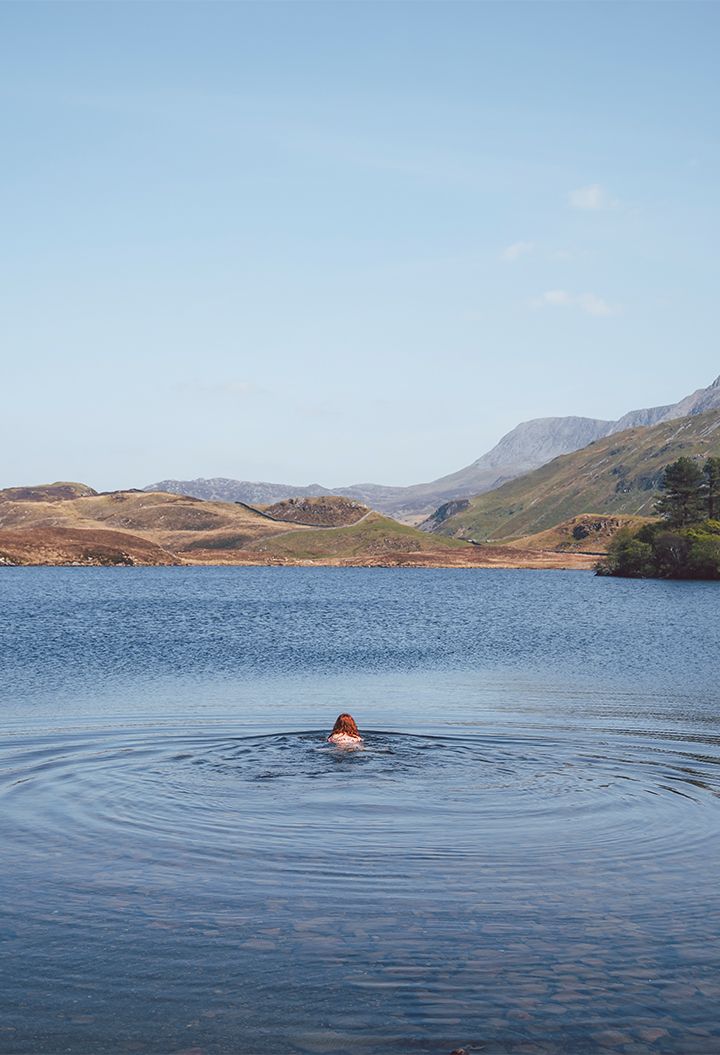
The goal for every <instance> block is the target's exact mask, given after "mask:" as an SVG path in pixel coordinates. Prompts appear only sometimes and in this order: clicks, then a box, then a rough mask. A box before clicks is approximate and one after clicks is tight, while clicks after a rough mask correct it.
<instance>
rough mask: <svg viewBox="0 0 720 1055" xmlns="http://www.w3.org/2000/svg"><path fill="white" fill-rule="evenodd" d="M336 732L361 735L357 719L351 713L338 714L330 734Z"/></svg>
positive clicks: (333, 734)
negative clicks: (356, 722)
mask: <svg viewBox="0 0 720 1055" xmlns="http://www.w3.org/2000/svg"><path fill="white" fill-rule="evenodd" d="M336 733H344V734H345V736H357V737H359V736H360V730H359V729H358V727H357V725H356V724H355V719H354V718H353V716H352V715H351V714H340V715H338V718H337V721H336V722H335V725H334V726H333V730H332V732H331V733H330V735H331V736H335V734H336Z"/></svg>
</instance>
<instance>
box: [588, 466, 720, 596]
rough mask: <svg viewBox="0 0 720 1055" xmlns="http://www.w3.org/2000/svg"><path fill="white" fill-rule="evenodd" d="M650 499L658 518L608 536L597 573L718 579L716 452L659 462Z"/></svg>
mask: <svg viewBox="0 0 720 1055" xmlns="http://www.w3.org/2000/svg"><path fill="white" fill-rule="evenodd" d="M660 488H661V490H662V492H663V494H662V495H661V497H660V499H659V500H658V502H657V503H656V505H655V511H656V512H657V513H658V514H659V519H658V520H657V521H655V522H654V523H650V524H645V525H644V526H643V527H641V528H640V529H639V530H638V531H632V530H630V529H623V530H621V531H618V533H617V534H616V535H615V537H614V538H613V540H612V542H611V543H610V546H609V547H608V553H607V557H606V558H605V559H604V560H602V561H600V562H599V564H598V565H597V567H596V571H597V573H598V575H620V576H625V577H629V578H663V579H720V519H718V518H720V458H708V459H707V460H706V461H705V463H704V464H703V465H700V464H699V463H698V462H697V461H695V460H693V459H692V458H685V457H683V458H678V460H677V461H675V462H672V464H670V465H666V466H665V470H664V472H663V476H662V480H661V482H660Z"/></svg>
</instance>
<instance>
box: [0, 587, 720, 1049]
mask: <svg viewBox="0 0 720 1055" xmlns="http://www.w3.org/2000/svg"><path fill="white" fill-rule="evenodd" d="M197 571H198V570H197V569H190V570H189V571H188V573H186V572H185V571H184V570H178V569H172V570H170V575H168V574H167V573H165V576H164V577H163V575H162V574H160V575H158V574H157V573H154V572H149V573H148V574H149V576H150V578H149V579H146V578H142V577H137V576H136V577H133V576H132V575H131V576H128V577H126V578H124V579H123V578H121V577H119V576H118V575H117V574H116V573H115V572H111V573H109V575H107V576H105V575H104V573H103V572H100V573H99V574H96V575H94V576H92V575H88V574H87V573H83V574H82V575H80V576H78V577H77V578H72V579H70V578H69V576H68V573H67V572H65V573H60V575H58V573H55V574H53V573H52V572H40V571H39V572H37V573H33V572H23V573H21V574H22V579H21V577H20V575H18V573H17V572H13V577H12V579H11V580H6V579H5V577H4V575H3V577H2V579H0V589H3V590H4V591H5V593H4V602H5V604H4V616H5V618H4V622H3V632H2V635H0V640H3V641H4V642H5V643H6V645H5V650H4V655H3V664H4V674H5V675H6V676H5V684H6V685H7V686H10V687H11V691H10V692H9V693H8V695H7V697H6V700H5V704H4V718H5V726H6V733H5V735H4V737H3V743H2V747H0V803H1V804H2V812H1V813H0V841H1V845H2V858H1V860H0V937H1V938H2V952H1V953H0V955H2V972H3V977H2V985H1V986H0V1052H4V1053H10V1052H13V1053H15V1052H17V1053H18V1055H26V1053H28V1055H30V1053H32V1055H35V1053H55V1052H60V1051H67V1052H71V1053H73V1055H85V1053H87V1055H90V1053H98V1055H104V1053H106V1052H107V1053H110V1052H112V1053H115V1052H119V1053H123V1052H128V1053H132V1052H147V1053H154V1055H161V1053H162V1055H164V1053H180V1052H186V1053H187V1052H193V1053H194V1055H199V1053H201V1052H204V1053H207V1055H216V1053H231V1052H232V1053H234V1052H247V1053H249V1055H252V1053H257V1055H265V1053H268V1055H269V1053H275V1052H280V1051H282V1052H287V1053H289V1055H295V1053H308V1055H310V1053H328V1055H341V1053H342V1055H348V1053H358V1055H360V1053H367V1055H382V1053H386V1052H396V1053H398V1055H400V1053H403V1055H410V1053H412V1052H418V1053H438V1055H447V1053H448V1052H449V1051H450V1050H451V1049H453V1048H456V1047H458V1046H460V1045H463V1046H465V1047H466V1048H468V1050H470V1051H478V1052H483V1053H528V1055H532V1053H548V1055H549V1053H558V1052H567V1053H570V1055H572V1053H578V1055H583V1053H586V1052H587V1053H599V1052H608V1051H617V1052H624V1053H641V1052H642V1053H649V1052H662V1053H665V1055H668V1053H672V1055H710V1053H711V1052H714V1051H717V1050H720V1021H719V1017H718V1013H717V1007H718V1006H720V973H719V972H718V967H719V966H720V964H719V962H718V961H719V959H720V956H719V954H718V938H719V937H720V913H718V892H717V874H718V865H719V864H720V848H719V844H718V818H719V815H720V814H719V811H720V797H719V796H720V769H719V768H718V763H719V761H720V736H719V733H720V729H719V728H718V706H717V705H718V693H717V690H716V685H715V680H716V679H715V671H714V655H715V654H716V653H715V652H714V651H713V645H716V642H714V641H713V640H712V634H713V633H715V634H717V631H716V630H714V623H713V619H712V613H713V611H714V605H715V603H716V602H715V597H716V594H715V593H712V594H711V593H709V592H708V591H707V590H705V589H703V588H702V586H700V589H698V588H697V586H698V584H673V586H674V587H675V592H674V593H673V594H672V595H668V594H666V593H658V592H653V591H652V590H649V591H647V592H646V593H645V594H644V598H645V599H644V608H643V606H642V605H640V604H639V602H638V597H637V595H634V594H629V593H626V592H620V593H608V592H607V591H606V590H605V584H604V583H603V584H601V585H600V587H599V588H600V590H601V591H605V592H602V593H601V594H600V595H597V594H595V593H594V590H595V587H596V580H594V579H592V578H591V577H589V576H584V575H576V576H574V577H573V576H569V577H567V576H557V575H555V574H554V573H542V574H541V573H528V574H523V573H519V574H518V578H517V579H516V578H515V577H514V576H513V575H508V574H507V573H506V574H505V575H503V574H502V573H489V574H488V575H487V576H484V577H483V576H481V575H477V573H475V574H473V575H465V576H464V577H463V575H462V573H460V575H458V573H457V572H448V573H438V572H433V573H430V574H428V573H425V572H421V573H418V575H417V577H408V576H407V575H404V574H402V573H401V574H400V575H398V576H397V577H395V576H394V573H382V575H381V576H379V577H378V575H377V573H375V572H372V571H369V572H366V573H361V574H360V575H358V574H357V573H355V572H353V574H352V575H351V576H348V577H343V576H340V577H338V576H337V575H335V574H334V573H333V572H332V571H328V572H323V571H320V570H317V571H313V572H312V573H310V577H309V576H308V574H307V573H305V572H303V573H301V574H298V575H297V576H295V574H294V572H288V571H287V570H277V571H281V572H282V577H281V578H280V577H278V576H277V575H276V574H274V572H275V571H276V570H272V571H271V572H268V573H267V574H263V573H261V572H253V573H252V574H251V575H249V576H248V577H247V578H245V577H243V576H242V574H241V575H240V576H237V575H236V576H235V577H234V576H233V575H232V574H228V573H227V572H226V571H221V572H220V573H219V574H216V573H215V570H214V569H207V570H202V571H207V575H206V577H203V578H199V577H198V576H197ZM63 574H64V578H63V577H62V576H63ZM144 574H145V573H143V575H144ZM70 575H72V572H70ZM311 576H317V578H316V579H315V578H312V577H311ZM59 581H60V582H62V583H64V584H65V587H64V589H65V592H63V590H61V589H59V587H58V582H59ZM18 582H21V583H22V586H21V587H18ZM168 582H169V583H170V584H171V585H170V586H169V587H168V592H169V597H168V605H169V607H170V608H172V609H173V610H176V606H177V605H178V604H179V599H180V598H181V597H182V595H183V585H182V584H183V582H185V587H184V589H185V593H186V604H187V607H188V609H189V612H191V613H192V616H193V618H194V620H195V628H194V631H193V630H191V622H192V620H191V619H190V615H188V617H187V619H185V620H184V621H183V623H182V625H181V626H180V627H179V628H178V634H179V636H180V638H181V640H182V641H183V642H184V646H185V652H186V657H187V662H186V663H185V664H183V663H182V662H180V661H178V662H177V663H176V669H175V671H174V673H173V672H171V671H170V669H169V667H168V664H167V662H166V655H165V652H166V646H168V647H170V645H172V647H176V645H175V644H173V642H174V639H173V631H172V625H171V620H169V619H168V618H167V617H165V618H160V619H159V618H158V612H159V610H160V608H161V602H162V599H163V592H162V591H163V588H164V587H163V584H164V583H168ZM153 583H154V589H153V588H151V587H152V584H153ZM566 583H567V584H569V586H568V587H567V588H566V585H565V584H566ZM118 584H120V585H118ZM505 584H507V586H506V585H505ZM636 585H638V586H639V588H640V589H641V590H642V589H643V587H644V585H645V584H636ZM653 585H654V584H653ZM241 588H242V589H241ZM274 591H275V592H277V593H279V594H280V596H281V597H282V598H283V600H284V601H285V604H284V605H278V603H277V597H276V596H275V593H274ZM349 592H350V593H351V594H352V597H353V598H355V599H356V602H357V604H358V605H359V606H360V608H361V610H362V612H363V617H364V620H365V622H366V623H367V625H366V626H365V627H364V628H363V627H362V626H361V625H360V621H359V620H358V619H357V618H356V615H348V612H349V610H350V609H349V607H348V605H349V601H348V593H349ZM446 595H447V597H449V600H448V599H447V598H446V599H445V600H443V598H445V597H446ZM598 596H600V597H601V598H602V599H601V600H597V597H598ZM669 596H670V597H671V599H672V598H675V600H674V601H673V603H674V604H675V606H676V607H677V606H678V605H679V606H680V608H681V609H682V608H684V609H686V610H689V609H690V608H692V607H693V606H694V609H695V612H696V616H697V619H696V621H695V623H694V629H693V630H691V631H690V632H689V634H688V635H687V637H685V638H684V639H682V640H677V641H676V640H675V639H674V638H673V635H672V633H670V632H669V631H668V623H669V622H670V623H672V621H673V619H674V616H672V618H671V617H669V616H668V605H669V603H670V602H669V600H668V597H669ZM333 598H335V602H334V601H333ZM608 598H610V600H608ZM677 598H680V600H677ZM334 603H336V607H333V605H334ZM593 603H597V605H598V607H599V608H600V609H601V610H602V611H601V614H600V615H590V614H589V613H590V612H591V611H592V605H593ZM313 606H316V608H317V610H318V611H319V612H321V613H322V618H319V617H318V618H317V619H315V620H313V616H312V612H313ZM488 606H489V607H490V609H491V610H492V613H493V617H492V619H491V620H490V621H491V622H492V623H493V625H494V624H495V623H497V624H500V625H502V626H503V627H504V629H505V634H506V635H507V636H508V639H509V640H508V642H506V644H505V647H504V652H503V654H502V656H500V657H498V656H497V654H495V653H493V651H492V649H491V648H488V646H487V643H486V642H484V640H483V633H484V628H485V627H486V626H487V625H488V619H489V615H488V611H487V608H488ZM603 606H606V607H605V608H603ZM608 606H609V607H614V609H615V611H616V622H617V624H618V626H619V627H620V628H621V629H622V631H623V633H621V631H620V630H618V631H613V632H612V633H611V635H610V640H608V638H606V639H604V640H596V641H595V644H594V646H593V651H592V653H590V652H587V649H588V647H589V646H588V644H587V641H586V642H585V644H584V646H583V647H584V648H585V650H586V662H585V665H586V667H587V672H586V674H585V675H583V672H582V669H581V668H582V665H583V662H582V656H579V654H578V650H577V647H576V645H575V643H574V641H573V640H571V639H569V638H571V637H572V635H571V634H569V636H566V638H565V639H564V640H563V641H556V640H555V638H552V649H551V650H550V653H549V654H548V651H547V649H545V648H544V646H543V643H544V642H546V641H547V640H548V637H547V634H546V632H545V630H544V629H538V625H537V624H540V623H542V622H543V621H544V622H546V623H549V624H550V625H554V626H556V627H557V625H558V623H559V622H560V616H561V614H562V618H563V620H564V621H565V623H566V624H567V625H568V626H570V627H572V626H576V625H578V624H579V623H580V622H581V621H584V622H585V623H588V622H592V621H593V620H595V622H596V623H600V624H602V625H603V626H608V625H609V624H610V614H609V610H608ZM263 609H264V610H265V612H266V618H263V616H262V613H263ZM131 610H132V614H131V617H130V619H131V622H132V630H131V638H132V641H133V644H132V648H133V649H135V650H137V649H140V642H141V637H142V634H141V631H142V628H143V627H144V633H145V637H146V641H147V647H146V650H145V652H142V653H138V654H139V655H140V654H141V660H140V661H139V662H138V664H137V666H138V669H137V670H135V671H133V670H132V669H128V668H127V667H126V663H125V660H124V658H123V656H124V653H123V649H122V640H123V634H124V626H123V622H122V619H121V618H120V615H121V614H123V615H124V616H127V614H128V612H130V611H131ZM33 611H34V612H35V613H36V618H35V619H34V620H33V619H31V618H30V616H31V613H32V612H33ZM112 611H114V612H115V617H111V615H110V613H111V612H112ZM300 611H301V612H302V616H301V617H299V616H298V612H300ZM673 611H675V609H673ZM243 612H248V613H249V615H248V617H247V619H246V620H243ZM458 612H460V613H461V615H462V617H463V620H464V622H463V625H462V629H461V630H458V631H457V633H456V634H455V636H453V633H452V632H451V631H452V623H453V620H454V619H455V618H456V616H457V614H458ZM218 613H222V614H223V615H224V616H225V617H226V618H225V621H224V622H223V621H222V620H220V621H218ZM531 613H534V615H533V616H532V617H531ZM297 618H301V621H302V623H303V626H304V634H305V653H306V655H305V657H304V660H303V662H301V663H300V666H299V669H298V670H297V671H296V672H294V673H293V672H290V671H288V669H287V657H288V652H287V647H286V645H287V643H286V640H285V638H286V634H291V635H292V633H293V630H292V626H293V624H294V621H295V620H296V619H297ZM633 623H634V624H635V628H634V629H635V633H634V637H632V636H630V630H631V628H632V626H633ZM98 624H100V625H101V626H102V627H103V628H104V634H105V638H104V640H103V645H102V655H103V656H104V657H105V659H104V663H105V665H106V666H105V668H104V669H103V671H102V676H101V671H100V667H101V665H102V664H101V663H100V660H99V659H98V655H97V648H96V645H97V642H98V639H97V636H96V635H97V625H98ZM698 624H700V625H703V624H704V626H705V627H706V628H709V629H706V630H705V631H704V633H705V645H706V647H705V648H703V647H701V646H702V642H701V637H700V635H699V632H698V630H697V626H698ZM528 626H529V627H530V629H529V630H527V632H526V630H525V628H526V627H528ZM348 627H351V628H352V631H353V634H354V635H355V638H354V639H353V637H352V635H351V634H350V633H349V630H348ZM382 627H384V628H385V630H386V635H387V649H386V650H385V651H383V649H382V647H381V645H380V644H379V641H380V637H381V636H382V635H381V634H380V629H379V628H382ZM343 628H344V629H343ZM390 628H392V629H390ZM403 632H406V633H407V635H408V646H407V647H408V649H409V655H408V656H406V657H405V658H403V655H402V640H403ZM496 633H497V631H496V630H494V631H493V634H496ZM44 637H47V639H48V641H49V645H48V648H47V649H46V650H45V651H44V650H43V647H42V642H43V638H44ZM513 637H515V638H517V639H518V640H520V639H522V641H523V645H522V646H521V647H520V648H519V650H518V651H519V652H520V653H521V654H523V655H525V657H526V660H527V658H528V657H530V658H534V662H532V663H529V662H525V661H523V662H522V663H521V662H520V661H519V660H518V658H517V656H515V657H514V658H509V657H511V653H512V649H511V647H510V640H511V639H512V638H513ZM451 641H454V645H453V647H452V648H451V647H450V642H451ZM528 641H530V642H531V644H528ZM638 641H641V642H642V643H643V648H644V652H638V649H637V642H638ZM442 642H444V644H443V647H442V648H440V647H439V643H442ZM9 643H12V648H10V647H8V646H9ZM653 643H654V644H653ZM611 647H612V648H615V650H616V653H615V656H614V662H613V663H610V662H609V660H608V649H609V648H611ZM238 649H239V650H240V654H239V655H238V654H237V650H238ZM369 651H371V652H372V653H373V657H374V658H373V661H372V663H369V662H368V653H369ZM688 656H691V657H692V663H691V669H690V667H688V673H687V674H686V675H684V673H683V672H684V669H685V667H686V665H687V664H688ZM176 658H177V657H176ZM209 660H212V661H213V662H212V663H210V662H209ZM208 666H209V667H210V668H211V669H210V670H209V671H208V670H207V668H208ZM325 668H327V669H325ZM258 672H262V673H258ZM231 675H232V676H231ZM53 685H54V686H55V689H54V690H53ZM345 709H350V710H353V711H357V714H356V716H357V717H358V719H359V720H360V721H361V725H362V731H363V734H364V735H365V737H366V742H365V747H364V748H363V750H360V751H343V750H341V749H337V748H335V747H333V746H331V745H329V744H327V743H326V742H325V739H324V738H325V736H326V735H327V731H328V729H329V727H330V725H331V724H332V721H333V720H334V718H335V715H336V714H337V712H338V711H340V710H345ZM318 717H321V718H322V720H323V722H324V728H318ZM373 725H375V726H376V729H375V730H374V731H373V729H372V726H373ZM268 726H270V729H269V730H268ZM261 729H262V730H263V732H262V733H261V734H260V733H259V732H258V730H261ZM391 730H394V731H391Z"/></svg>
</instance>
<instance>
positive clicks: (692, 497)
mask: <svg viewBox="0 0 720 1055" xmlns="http://www.w3.org/2000/svg"><path fill="white" fill-rule="evenodd" d="M705 482H706V481H705V474H704V473H703V471H702V469H701V468H700V466H699V465H698V464H697V463H696V462H694V461H693V460H692V458H678V460H677V461H676V462H672V464H671V465H666V466H665V472H664V474H663V479H662V483H661V484H660V486H661V488H662V489H663V491H664V492H665V494H664V495H663V496H662V498H661V499H660V500H659V501H658V503H657V504H656V506H655V508H656V510H657V512H658V513H659V514H660V516H662V517H664V518H665V520H667V522H668V524H670V526H671V527H686V526H687V525H688V524H694V523H696V522H697V521H699V520H702V519H703V518H704V516H705V514H706V500H705V494H704V493H703V492H704V489H705Z"/></svg>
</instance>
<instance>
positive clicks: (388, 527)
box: [250, 513, 470, 560]
mask: <svg viewBox="0 0 720 1055" xmlns="http://www.w3.org/2000/svg"><path fill="white" fill-rule="evenodd" d="M250 548H251V549H252V550H253V551H254V552H255V553H258V554H260V553H268V554H270V555H271V556H273V557H293V558H294V559H296V560H320V559H323V558H325V557H332V558H346V557H360V556H368V557H373V556H381V555H382V556H385V555H388V554H402V553H423V552H425V553H430V552H432V553H437V552H438V550H439V549H440V550H441V551H448V552H452V553H457V552H459V551H462V552H463V553H465V552H467V551H469V549H470V547H468V546H467V544H466V543H464V542H459V541H457V540H456V539H439V538H433V536H432V535H428V534H427V533H426V532H423V531H418V530H417V528H413V527H409V525H407V524H399V523H398V522H397V521H396V520H390V519H389V517H384V516H382V515H381V514H380V513H370V515H369V516H366V517H365V518H364V519H363V520H362V521H361V522H360V523H357V524H351V525H350V526H348V527H340V528H333V529H331V530H328V529H322V528H321V529H316V530H312V529H311V530H309V531H303V532H302V533H301V534H294V535H285V534H283V535H276V536H275V538H273V539H270V540H263V541H259V542H256V543H254V544H253V545H252V546H251V547H250Z"/></svg>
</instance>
